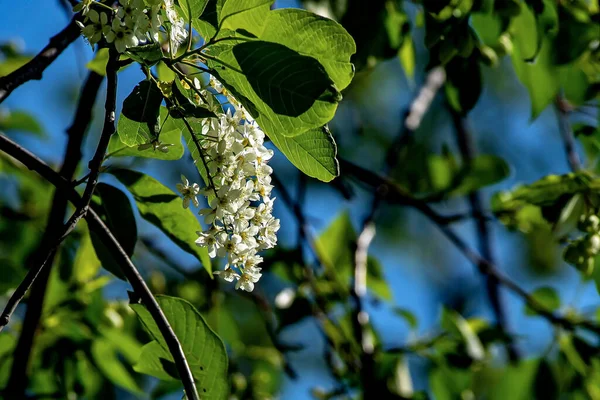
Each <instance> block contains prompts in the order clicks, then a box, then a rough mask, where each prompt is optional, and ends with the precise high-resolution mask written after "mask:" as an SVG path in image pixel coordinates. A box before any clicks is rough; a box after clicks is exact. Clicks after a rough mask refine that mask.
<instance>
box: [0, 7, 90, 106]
mask: <svg viewBox="0 0 600 400" xmlns="http://www.w3.org/2000/svg"><path fill="white" fill-rule="evenodd" d="M77 18H79V14H77V15H76V16H74V17H73V19H71V22H69V25H67V27H66V28H64V29H63V30H62V31H60V32H59V33H58V34H56V35H55V36H53V37H52V38H51V39H50V43H48V45H47V46H46V47H44V49H43V50H42V51H41V52H39V53H38V54H37V55H36V56H35V57H33V58H32V59H31V61H29V62H28V63H27V64H25V65H23V66H22V67H21V68H19V69H17V70H15V71H13V72H11V73H10V74H8V75H6V76H4V77H2V78H0V103H2V102H3V101H4V100H5V99H6V98H7V97H8V96H9V95H10V94H11V93H12V91H13V90H15V89H16V88H18V87H19V86H21V85H22V84H24V83H25V82H28V81H30V80H32V79H37V80H39V79H42V73H43V72H44V70H45V69H46V68H47V67H48V66H49V65H50V64H52V62H53V61H54V60H55V59H56V58H57V57H58V56H59V55H60V54H61V53H62V52H63V51H64V50H65V49H66V48H67V47H68V46H69V45H70V44H71V43H72V42H74V41H75V39H77V38H78V37H79V35H80V34H81V28H79V26H77V23H76V22H75V21H76V20H77Z"/></svg>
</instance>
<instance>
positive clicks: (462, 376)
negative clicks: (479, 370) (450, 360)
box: [429, 366, 473, 400]
mask: <svg viewBox="0 0 600 400" xmlns="http://www.w3.org/2000/svg"><path fill="white" fill-rule="evenodd" d="M472 379H473V376H472V374H471V373H470V372H469V371H464V370H461V369H457V368H451V367H448V366H438V367H437V368H435V369H433V370H431V371H430V373H429V386H430V388H431V393H432V394H433V396H434V398H435V399H436V400H454V399H460V398H462V394H463V393H464V392H465V391H467V390H468V389H469V388H470V387H471V381H472Z"/></svg>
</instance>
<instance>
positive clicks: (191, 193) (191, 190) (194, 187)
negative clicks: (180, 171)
mask: <svg viewBox="0 0 600 400" xmlns="http://www.w3.org/2000/svg"><path fill="white" fill-rule="evenodd" d="M176 186H177V190H178V191H179V193H181V194H182V196H183V208H188V207H189V206H190V201H191V202H192V203H194V206H196V207H198V205H199V204H200V203H199V202H198V199H197V198H196V196H197V195H198V192H199V191H200V186H198V184H197V183H194V184H191V185H190V182H189V181H188V180H187V178H186V177H185V176H183V175H181V183H178V184H177V185H176Z"/></svg>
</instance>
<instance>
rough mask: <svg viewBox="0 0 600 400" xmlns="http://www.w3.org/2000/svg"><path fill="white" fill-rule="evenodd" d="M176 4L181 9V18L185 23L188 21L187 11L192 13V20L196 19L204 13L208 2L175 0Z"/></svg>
mask: <svg viewBox="0 0 600 400" xmlns="http://www.w3.org/2000/svg"><path fill="white" fill-rule="evenodd" d="M177 2H178V3H179V7H181V11H183V18H184V19H185V21H186V22H187V21H189V20H190V15H189V14H188V10H191V11H192V15H191V18H192V20H195V19H198V18H200V16H201V15H202V13H203V12H204V9H205V8H206V4H208V2H209V0H177Z"/></svg>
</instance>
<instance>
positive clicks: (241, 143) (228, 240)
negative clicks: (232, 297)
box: [178, 77, 279, 292]
mask: <svg viewBox="0 0 600 400" xmlns="http://www.w3.org/2000/svg"><path fill="white" fill-rule="evenodd" d="M210 83H211V86H212V88H213V90H214V91H216V92H217V93H219V94H223V95H225V96H226V98H227V100H228V102H229V104H230V105H231V106H232V108H229V109H228V110H227V111H226V112H223V111H222V109H221V106H220V105H219V104H218V102H216V101H214V98H213V95H212V93H209V91H208V90H205V89H204V90H202V92H204V96H202V98H203V99H205V100H206V101H208V102H209V104H207V106H208V107H209V108H210V109H211V110H213V111H215V113H216V114H217V117H216V118H207V119H204V120H203V122H202V131H201V132H194V135H195V139H196V144H197V145H199V147H200V149H198V150H199V152H200V156H201V157H203V159H204V161H203V163H205V167H206V168H207V170H208V171H207V173H208V181H209V182H208V185H207V186H206V187H204V188H202V189H200V190H198V191H196V190H195V189H194V187H196V186H195V185H196V184H190V183H189V182H188V181H187V179H185V178H183V177H182V179H183V183H182V184H179V185H178V189H179V191H180V193H182V195H183V199H184V200H183V201H184V207H186V206H187V205H189V202H190V199H191V201H193V199H195V194H197V193H200V194H203V195H204V196H206V197H207V199H208V203H209V207H208V208H204V209H201V210H200V215H202V216H203V217H204V222H205V224H206V225H207V226H208V228H207V229H206V230H204V231H203V232H198V235H199V237H198V239H197V240H196V244H197V245H199V246H202V247H206V248H207V249H208V252H209V255H210V256H211V257H213V258H214V257H223V258H225V259H226V262H227V263H226V265H225V269H224V270H223V271H217V272H215V273H216V274H220V275H221V277H222V278H223V279H225V280H226V281H228V282H233V281H236V286H235V287H236V289H242V290H245V291H248V292H250V291H252V290H253V289H254V284H255V283H256V282H258V280H259V279H260V277H261V275H262V274H261V272H260V271H261V269H260V268H259V267H258V265H259V264H260V262H262V260H263V258H262V257H261V256H259V255H258V252H259V251H261V250H265V249H269V248H272V247H274V246H275V244H276V243H277V231H278V230H279V220H278V219H276V218H274V217H273V215H272V213H273V201H274V200H275V198H271V190H272V189H273V186H272V185H271V172H272V171H273V170H272V169H271V167H269V166H268V165H267V163H268V161H269V159H270V158H271V157H272V156H273V151H272V150H269V149H267V148H266V147H265V146H264V144H263V142H264V138H265V134H264V132H263V131H262V130H261V129H260V127H259V126H258V125H257V124H256V122H255V121H254V119H253V118H252V117H251V116H250V114H249V113H248V112H247V111H246V110H245V109H244V107H243V106H242V105H241V104H240V103H239V102H238V101H237V100H236V99H235V98H234V97H233V96H231V94H229V93H228V92H227V91H226V90H225V89H223V87H222V86H221V84H220V83H219V82H218V81H216V80H215V79H214V78H212V77H211V80H210ZM201 101H202V100H201ZM191 196H193V198H192V197H191Z"/></svg>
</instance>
